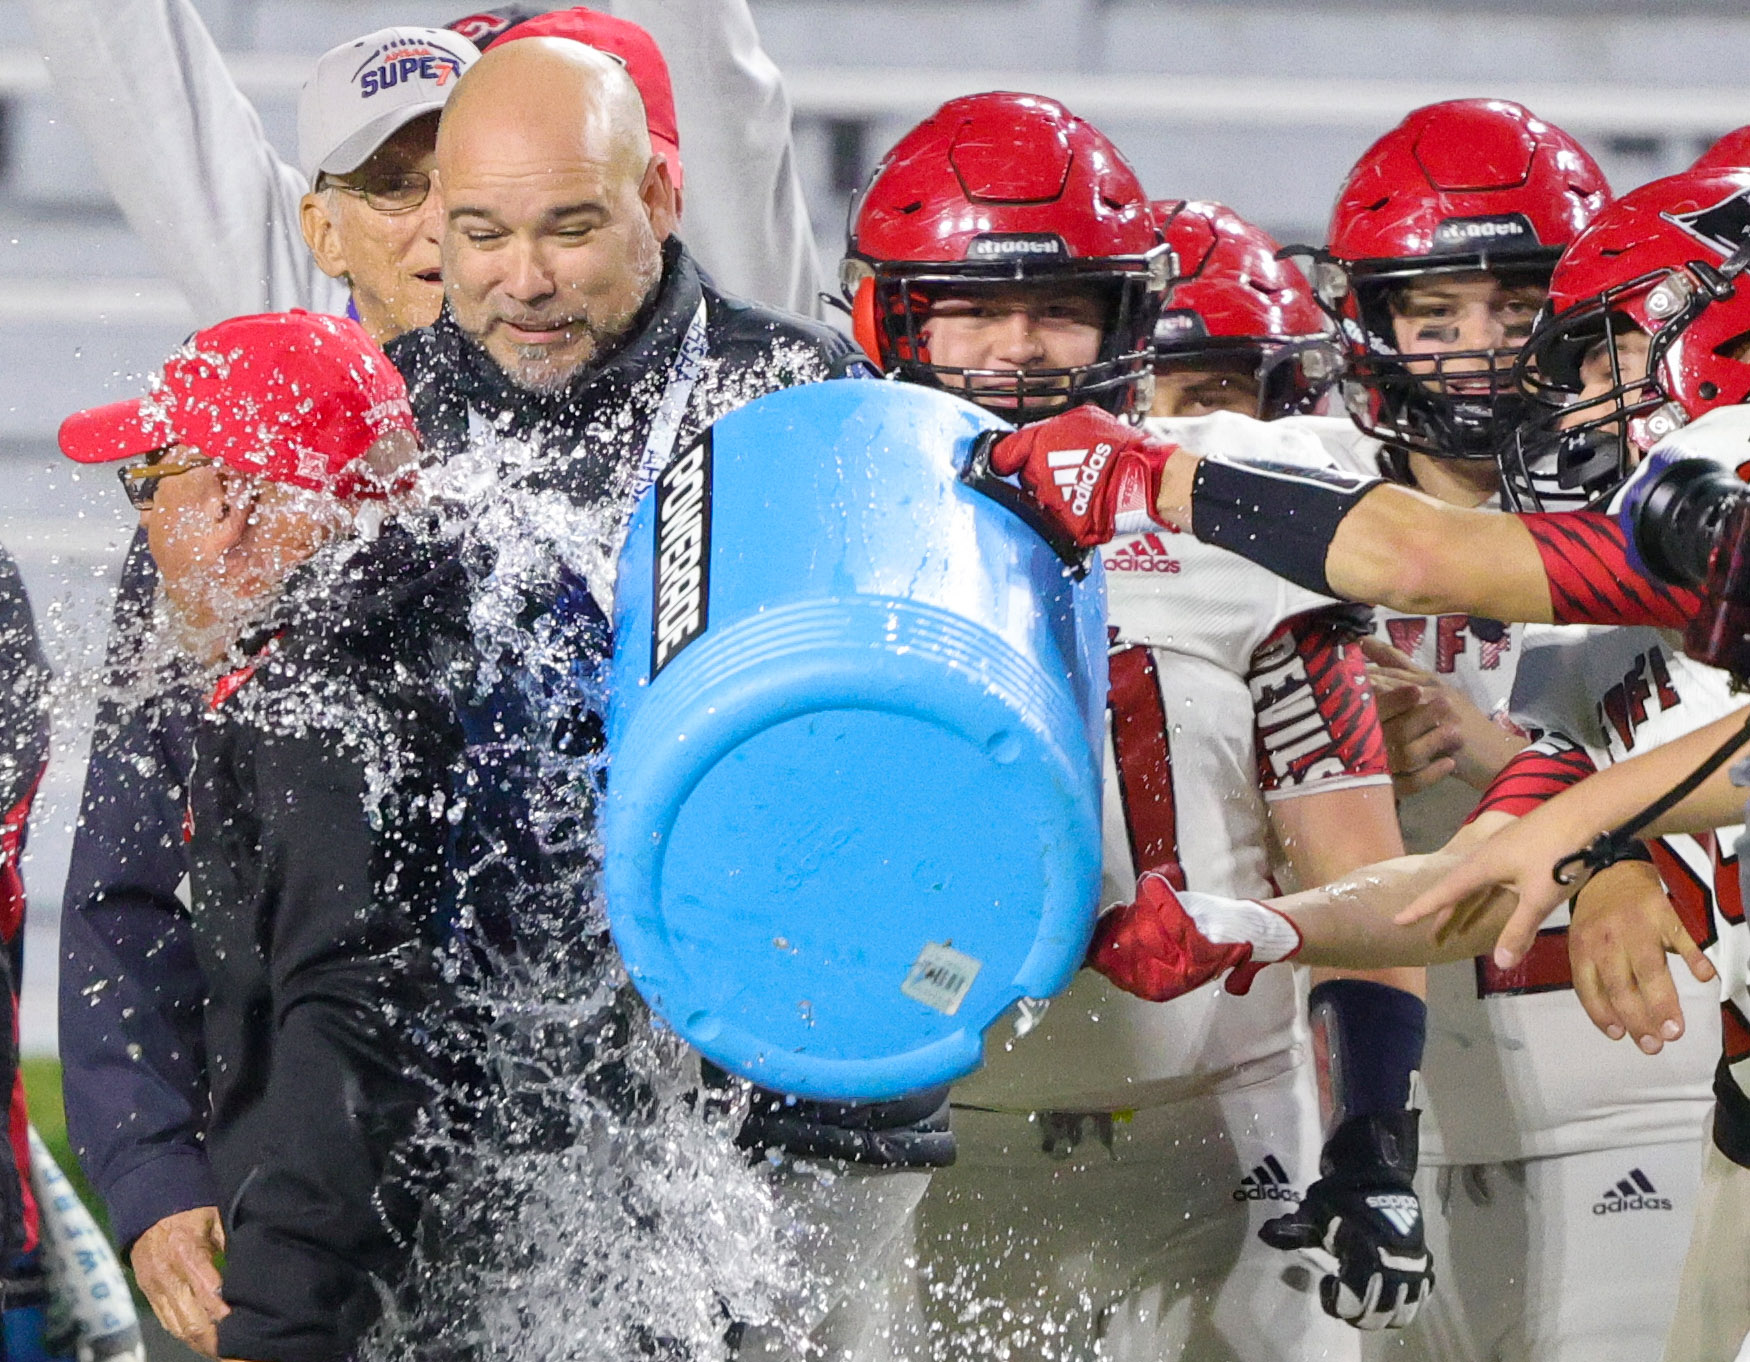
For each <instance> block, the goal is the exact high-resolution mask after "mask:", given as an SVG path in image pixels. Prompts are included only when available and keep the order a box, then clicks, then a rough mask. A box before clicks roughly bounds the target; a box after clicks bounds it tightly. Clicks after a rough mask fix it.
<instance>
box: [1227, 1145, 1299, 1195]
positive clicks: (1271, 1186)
mask: <svg viewBox="0 0 1750 1362" xmlns="http://www.w3.org/2000/svg"><path fill="white" fill-rule="evenodd" d="M1234 1200H1235V1201H1293V1202H1299V1200H1300V1193H1299V1192H1297V1191H1295V1190H1294V1187H1293V1185H1292V1183H1291V1180H1290V1178H1289V1176H1288V1170H1287V1169H1285V1168H1283V1166H1282V1165H1281V1164H1280V1163H1279V1162H1277V1159H1276V1156H1275V1155H1274V1154H1266V1155H1264V1162H1262V1163H1261V1164H1259V1165H1258V1166H1257V1167H1256V1168H1254V1169H1253V1170H1252V1171H1251V1172H1250V1173H1248V1174H1247V1175H1246V1176H1245V1177H1243V1178H1241V1179H1240V1185H1239V1186H1238V1187H1236V1188H1234Z"/></svg>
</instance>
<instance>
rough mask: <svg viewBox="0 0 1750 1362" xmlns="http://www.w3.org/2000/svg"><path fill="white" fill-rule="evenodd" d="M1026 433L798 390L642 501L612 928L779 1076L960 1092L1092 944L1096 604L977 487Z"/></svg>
mask: <svg viewBox="0 0 1750 1362" xmlns="http://www.w3.org/2000/svg"><path fill="white" fill-rule="evenodd" d="M1006 429H1007V427H1005V426H1004V425H1003V424H1002V423H1001V422H1000V421H998V420H997V419H996V418H994V417H992V416H990V415H989V414H987V413H985V412H983V411H981V410H980V409H979V408H977V407H974V406H972V405H971V404H970V403H967V402H963V401H960V400H959V399H957V398H954V397H951V396H948V395H947V394H945V393H942V392H938V391H934V390H932V389H928V388H922V387H915V386H911V385H907V384H899V383H888V382H876V381H869V380H854V379H849V380H841V381H837V382H831V383H819V384H814V385H811V386H806V387H798V388H790V389H787V390H785V391H782V392H778V393H773V394H772V395H770V396H767V397H763V398H761V399H759V400H758V401H756V402H752V403H749V404H748V405H747V406H745V407H743V408H741V409H740V410H739V411H736V412H734V413H733V414H731V415H729V416H726V417H725V418H724V419H723V420H721V421H719V422H718V423H717V424H716V425H715V426H713V427H712V428H711V430H710V431H709V432H707V433H706V435H705V436H704V437H703V438H702V439H701V440H700V441H699V442H698V443H696V444H694V445H693V446H691V447H690V448H688V449H687V450H686V451H684V452H683V453H681V454H678V455H677V456H676V457H675V459H674V460H673V462H672V463H671V464H670V466H669V467H668V469H667V470H666V471H665V472H664V474H663V476H662V478H661V479H660V480H659V481H658V483H657V485H656V486H655V487H654V488H652V489H651V491H650V492H649V493H647V494H646V495H645V497H644V500H643V501H642V502H641V503H640V505H639V508H638V512H637V514H636V516H635V517H634V518H633V521H632V525H631V529H630V532H629V536H628V538H627V541H626V547H625V550H624V552H623V553H622V554H621V557H620V565H619V579H618V586H617V588H616V595H617V601H616V609H615V621H614V627H615V639H616V645H615V653H614V661H613V677H612V681H613V694H612V701H611V707H610V711H609V720H608V735H609V736H608V741H609V749H610V764H609V774H608V797H607V808H606V816H605V820H604V824H603V838H604V842H605V845H606V848H607V866H606V880H607V898H608V914H609V921H610V923H611V925H612V928H613V934H614V939H615V941H616V943H617V944H618V946H619V948H620V951H621V953H622V954H623V955H624V957H625V960H626V965H627V968H628V969H629V971H630V972H631V977H632V980H633V982H634V983H635V984H636V985H637V987H638V990H639V991H640V992H641V993H642V994H643V995H644V997H645V999H646V1000H647V1001H648V1002H649V1003H650V1005H651V1007H652V1008H654V1009H655V1010H656V1012H657V1013H658V1014H659V1015H660V1016H662V1017H663V1018H664V1019H665V1020H666V1021H667V1022H668V1023H669V1024H670V1025H672V1026H673V1027H674V1028H675V1030H677V1031H678V1032H679V1033H680V1034H681V1035H682V1036H684V1037H685V1038H686V1039H687V1040H688V1041H690V1042H691V1043H692V1044H693V1045H695V1046H697V1047H698V1049H699V1050H700V1051H702V1052H703V1053H704V1054H705V1055H706V1056H707V1057H708V1058H710V1059H712V1060H714V1061H715V1062H716V1063H718V1064H719V1065H721V1066H723V1067H724V1068H725V1069H727V1070H729V1071H730V1072H731V1073H738V1074H742V1075H744V1076H746V1077H747V1078H749V1079H751V1080H753V1081H754V1082H756V1083H759V1084H761V1085H762V1086H765V1087H768V1088H775V1089H777V1090H779V1091H782V1092H788V1093H794V1094H796V1095H798V1096H804V1097H815V1098H830V1099H839V1100H847V1101H859V1100H879V1099H885V1098H892V1097H897V1096H900V1095H901V1094H904V1093H907V1092H911V1091H915V1090H917V1089H920V1088H926V1087H931V1086H934V1085H937V1084H941V1083H945V1082H948V1081H950V1080H952V1079H955V1078H959V1077H961V1076H962V1075H964V1074H966V1073H968V1072H970V1071H971V1070H972V1069H973V1068H975V1067H976V1066H977V1064H978V1062H979V1059H980V1056H981V1052H982V1036H983V1033H984V1031H985V1029H986V1028H987V1027H989V1026H990V1025H991V1024H992V1023H993V1022H995V1021H996V1020H997V1019H998V1017H1000V1016H1001V1015H1002V1014H1003V1013H1004V1011H1006V1010H1007V1009H1008V1008H1009V1007H1010V1006H1012V1005H1013V1004H1014V1003H1015V1002H1016V1001H1017V1000H1018V999H1021V998H1023V997H1048V996H1050V995H1051V994H1054V993H1057V992H1059V991H1060V990H1062V989H1063V988H1064V987H1065V986H1066V985H1067V984H1068V983H1069V981H1070V977H1071V975H1072V974H1074V972H1075V970H1076V968H1077V967H1078V966H1079V965H1080V964H1081V961H1082V957H1083V954H1084V952H1085V951H1086V949H1087V943H1088V937H1089V935H1090V933H1091V932H1092V929H1093V923H1094V917H1095V914H1096V910H1097V899H1098V892H1099V875H1100V760H1099V754H1100V752H1101V750H1102V743H1103V736H1102V735H1103V725H1104V717H1103V716H1104V707H1105V699H1106V639H1105V589H1104V583H1103V579H1102V578H1101V576H1100V568H1099V566H1098V563H1097V561H1096V562H1094V564H1093V566H1092V570H1091V572H1089V573H1088V574H1087V575H1086V576H1085V577H1083V576H1080V575H1079V569H1074V570H1072V568H1071V567H1069V566H1067V565H1066V562H1065V560H1064V558H1062V557H1060V556H1059V554H1058V553H1057V552H1055V551H1054V550H1053V548H1052V547H1051V546H1050V545H1048V544H1047V543H1046V541H1045V540H1044V539H1043V538H1042V537H1041V536H1040V534H1039V533H1036V532H1035V531H1034V530H1033V529H1031V528H1029V525H1028V523H1027V522H1026V521H1025V520H1024V519H1023V517H1022V515H1021V514H1018V510H1023V509H1024V508H1022V507H1020V506H1019V504H1018V503H1017V504H1016V505H1015V506H1009V505H1004V504H999V500H997V499H993V497H992V496H991V495H988V494H987V492H986V491H981V490H976V489H975V488H974V487H973V486H970V485H968V483H967V482H966V481H963V480H962V476H961V475H962V473H964V472H966V471H967V469H968V465H969V462H973V463H974V466H975V467H976V462H975V461H973V451H974V445H975V440H976V437H978V436H979V435H980V434H981V432H985V431H989V430H996V431H1002V430H1006ZM991 490H992V491H994V492H995V493H997V495H998V497H999V498H1000V497H1002V495H1003V494H1004V493H1005V491H1009V490H1010V489H1008V487H1007V484H995V485H994V487H992V489H991ZM1011 499H1012V495H1011Z"/></svg>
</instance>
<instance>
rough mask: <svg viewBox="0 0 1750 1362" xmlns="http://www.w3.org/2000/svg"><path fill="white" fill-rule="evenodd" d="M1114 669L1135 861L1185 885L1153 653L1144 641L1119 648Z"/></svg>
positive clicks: (1122, 777)
mask: <svg viewBox="0 0 1750 1362" xmlns="http://www.w3.org/2000/svg"><path fill="white" fill-rule="evenodd" d="M1110 670H1111V676H1112V692H1111V709H1112V752H1113V755H1114V756H1115V757H1116V758H1117V763H1118V797H1119V799H1120V800H1121V801H1122V803H1123V805H1124V830H1125V832H1126V834H1127V835H1128V836H1129V838H1130V863H1131V865H1133V866H1134V867H1135V868H1136V873H1137V875H1139V876H1141V875H1144V874H1146V873H1148V872H1149V871H1151V870H1153V871H1158V872H1159V873H1160V874H1162V875H1164V876H1166V878H1167V883H1169V884H1171V885H1172V886H1173V888H1175V889H1183V888H1185V887H1186V886H1185V870H1184V867H1183V866H1181V865H1180V864H1179V814H1178V810H1177V808H1175V806H1174V804H1173V749H1172V742H1171V739H1170V737H1169V736H1168V732H1167V707H1166V705H1165V704H1164V703H1163V702H1162V700H1161V687H1160V678H1159V676H1158V675H1157V674H1156V672H1155V660H1154V654H1153V653H1151V652H1150V651H1149V650H1148V649H1147V648H1145V647H1140V646H1136V647H1129V648H1120V649H1118V650H1117V651H1116V652H1114V653H1113V654H1112V656H1111V659H1110Z"/></svg>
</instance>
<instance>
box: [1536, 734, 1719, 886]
mask: <svg viewBox="0 0 1750 1362" xmlns="http://www.w3.org/2000/svg"><path fill="white" fill-rule="evenodd" d="M1745 743H1750V718H1746V719H1745V720H1744V723H1743V725H1742V726H1741V727H1740V728H1739V729H1738V731H1737V732H1736V733H1734V734H1732V736H1731V737H1729V738H1727V739H1726V740H1725V742H1723V743H1721V744H1720V746H1719V747H1718V748H1717V749H1716V750H1715V751H1714V753H1713V755H1711V756H1710V757H1708V759H1707V760H1706V761H1704V762H1702V764H1701V765H1700V766H1698V767H1696V768H1695V770H1693V771H1691V772H1690V773H1689V774H1688V775H1687V776H1685V777H1684V778H1683V779H1682V780H1680V781H1678V782H1677V784H1676V785H1674V786H1672V787H1671V789H1670V790H1668V791H1666V792H1665V793H1664V794H1662V795H1660V796H1659V798H1657V799H1655V800H1654V801H1653V802H1652V803H1651V804H1649V805H1647V807H1646V808H1644V809H1642V810H1641V811H1640V812H1639V813H1637V814H1636V815H1635V816H1634V817H1633V818H1630V819H1629V820H1628V821H1627V822H1625V823H1622V824H1620V825H1618V826H1617V827H1614V828H1612V829H1610V831H1608V832H1602V833H1599V835H1598V836H1597V837H1595V838H1593V840H1592V841H1591V843H1590V844H1589V845H1587V846H1586V847H1585V848H1584V849H1582V850H1580V851H1576V852H1575V853H1574V854H1573V855H1572V856H1564V857H1563V858H1562V859H1561V860H1559V861H1557V862H1556V868H1555V881H1556V883H1557V884H1561V885H1568V884H1573V883H1574V881H1575V880H1577V879H1579V878H1580V870H1584V871H1586V873H1588V874H1592V873H1596V872H1597V871H1600V870H1602V869H1604V868H1605V867H1606V866H1608V865H1614V864H1615V863H1616V862H1617V861H1619V860H1621V859H1622V858H1623V856H1624V855H1625V854H1626V852H1627V851H1628V848H1629V844H1630V843H1632V842H1634V841H1635V840H1636V839H1637V838H1638V837H1639V836H1640V832H1641V829H1643V828H1645V827H1647V826H1648V825H1649V824H1651V823H1652V822H1654V821H1655V820H1656V819H1659V818H1662V817H1664V815H1665V814H1667V813H1669V812H1670V811H1671V810H1672V809H1674V808H1676V807H1677V806H1678V805H1679V804H1681V803H1682V802H1683V801H1684V800H1685V799H1688V798H1689V796H1690V795H1692V794H1694V793H1695V791H1696V789H1697V788H1698V787H1699V786H1700V785H1701V783H1702V782H1703V781H1704V780H1706V779H1707V778H1708V777H1709V776H1711V775H1712V774H1713V773H1714V772H1715V771H1717V770H1719V769H1720V767H1722V766H1724V765H1725V764H1726V763H1727V762H1728V761H1730V760H1731V758H1732V754H1733V753H1734V752H1736V751H1737V750H1738V749H1739V748H1740V747H1743V746H1744V744H1745Z"/></svg>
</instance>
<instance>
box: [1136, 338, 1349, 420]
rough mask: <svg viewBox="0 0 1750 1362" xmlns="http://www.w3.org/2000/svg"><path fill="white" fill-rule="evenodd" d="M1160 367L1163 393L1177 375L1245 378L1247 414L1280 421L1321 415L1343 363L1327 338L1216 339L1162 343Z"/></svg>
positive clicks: (1158, 374)
mask: <svg viewBox="0 0 1750 1362" xmlns="http://www.w3.org/2000/svg"><path fill="white" fill-rule="evenodd" d="M1154 367H1155V379H1156V385H1157V390H1158V387H1159V384H1160V381H1161V380H1162V379H1164V378H1166V377H1167V376H1169V375H1172V374H1203V375H1208V376H1210V377H1211V378H1219V377H1221V376H1224V375H1232V376H1234V377H1237V378H1241V379H1243V380H1244V382H1245V387H1246V391H1247V393H1248V395H1249V396H1250V399H1251V400H1250V402H1249V403H1247V404H1245V405H1244V414H1246V415H1248V416H1253V417H1256V418H1257V419H1258V420H1260V421H1274V420H1276V419H1278V418H1279V417H1283V416H1297V415H1304V414H1306V413H1309V412H1313V411H1316V410H1317V409H1318V405H1319V402H1320V400H1321V399H1322V398H1323V397H1324V395H1325V393H1326V392H1328V391H1329V390H1330V387H1331V385H1332V384H1333V383H1334V382H1335V381H1336V379H1337V376H1338V373H1339V372H1340V370H1341V367H1342V360H1341V356H1340V355H1339V353H1338V351H1337V348H1336V346H1335V345H1334V344H1333V343H1332V342H1331V341H1330V340H1328V339H1326V338H1324V337H1322V336H1321V337H1288V336H1269V337H1253V336H1246V337H1228V336H1210V337H1205V338H1202V339H1199V340H1197V341H1194V342H1189V343H1186V344H1182V345H1174V346H1172V347H1171V348H1167V347H1162V346H1160V345H1157V346H1156V348H1155V365H1154ZM1212 409H1214V408H1212ZM1230 409H1239V408H1230Z"/></svg>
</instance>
